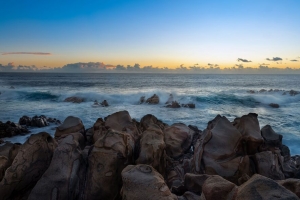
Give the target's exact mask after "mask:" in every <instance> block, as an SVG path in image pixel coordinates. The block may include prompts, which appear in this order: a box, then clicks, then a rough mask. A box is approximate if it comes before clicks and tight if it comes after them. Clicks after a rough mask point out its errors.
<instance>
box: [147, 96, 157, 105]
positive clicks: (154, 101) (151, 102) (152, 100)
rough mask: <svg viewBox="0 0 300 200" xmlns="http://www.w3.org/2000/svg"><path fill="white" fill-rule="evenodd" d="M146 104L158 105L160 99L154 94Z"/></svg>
mask: <svg viewBox="0 0 300 200" xmlns="http://www.w3.org/2000/svg"><path fill="white" fill-rule="evenodd" d="M146 103H148V104H158V103H159V97H158V96H157V95H156V94H154V95H153V96H152V97H150V98H148V99H147V100H146Z"/></svg>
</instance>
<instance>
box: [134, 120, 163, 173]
mask: <svg viewBox="0 0 300 200" xmlns="http://www.w3.org/2000/svg"><path fill="white" fill-rule="evenodd" d="M165 148H166V144H165V142H164V134H163V132H162V130H161V129H160V127H159V126H157V125H156V124H151V125H150V126H149V127H148V129H147V130H145V131H144V132H143V133H142V136H141V139H140V151H139V157H138V159H137V160H136V164H148V165H151V166H152V167H153V168H155V169H156V170H157V171H158V172H159V173H161V174H162V175H164V174H165V167H166V161H165Z"/></svg>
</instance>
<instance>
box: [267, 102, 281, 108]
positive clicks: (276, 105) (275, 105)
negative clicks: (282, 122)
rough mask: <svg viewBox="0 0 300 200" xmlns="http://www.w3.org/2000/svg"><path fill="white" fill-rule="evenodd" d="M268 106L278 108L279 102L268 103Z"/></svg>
mask: <svg viewBox="0 0 300 200" xmlns="http://www.w3.org/2000/svg"><path fill="white" fill-rule="evenodd" d="M269 106H270V107H272V108H279V107H280V106H279V104H277V103H270V104H269Z"/></svg>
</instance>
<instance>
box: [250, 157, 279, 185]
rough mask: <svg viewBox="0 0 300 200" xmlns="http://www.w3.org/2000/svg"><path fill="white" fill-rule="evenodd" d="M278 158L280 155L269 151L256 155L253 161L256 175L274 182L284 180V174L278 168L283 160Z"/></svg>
mask: <svg viewBox="0 0 300 200" xmlns="http://www.w3.org/2000/svg"><path fill="white" fill-rule="evenodd" d="M280 157H281V156H280V155H278V154H276V153H272V152H271V151H263V152H260V153H256V154H255V157H254V158H255V159H254V160H255V164H256V168H257V172H258V174H261V175H263V176H266V177H268V178H272V179H274V180H282V179H284V174H283V172H282V170H281V167H280V165H281V163H282V162H283V158H280ZM280 159H282V160H280Z"/></svg>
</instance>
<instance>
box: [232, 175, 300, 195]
mask: <svg viewBox="0 0 300 200" xmlns="http://www.w3.org/2000/svg"><path fill="white" fill-rule="evenodd" d="M236 199H237V200H252V199H262V200H273V199H289V200H293V199H295V200H296V199H299V198H298V197H297V196H296V195H295V194H294V193H292V192H291V191H289V190H288V189H286V188H284V187H283V186H281V185H279V184H278V183H276V182H275V181H273V180H272V179H269V178H266V177H264V176H261V175H258V174H255V175H253V176H252V177H251V179H250V180H249V181H247V182H245V183H244V184H243V185H241V186H240V187H239V188H238V193H237V198H236Z"/></svg>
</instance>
